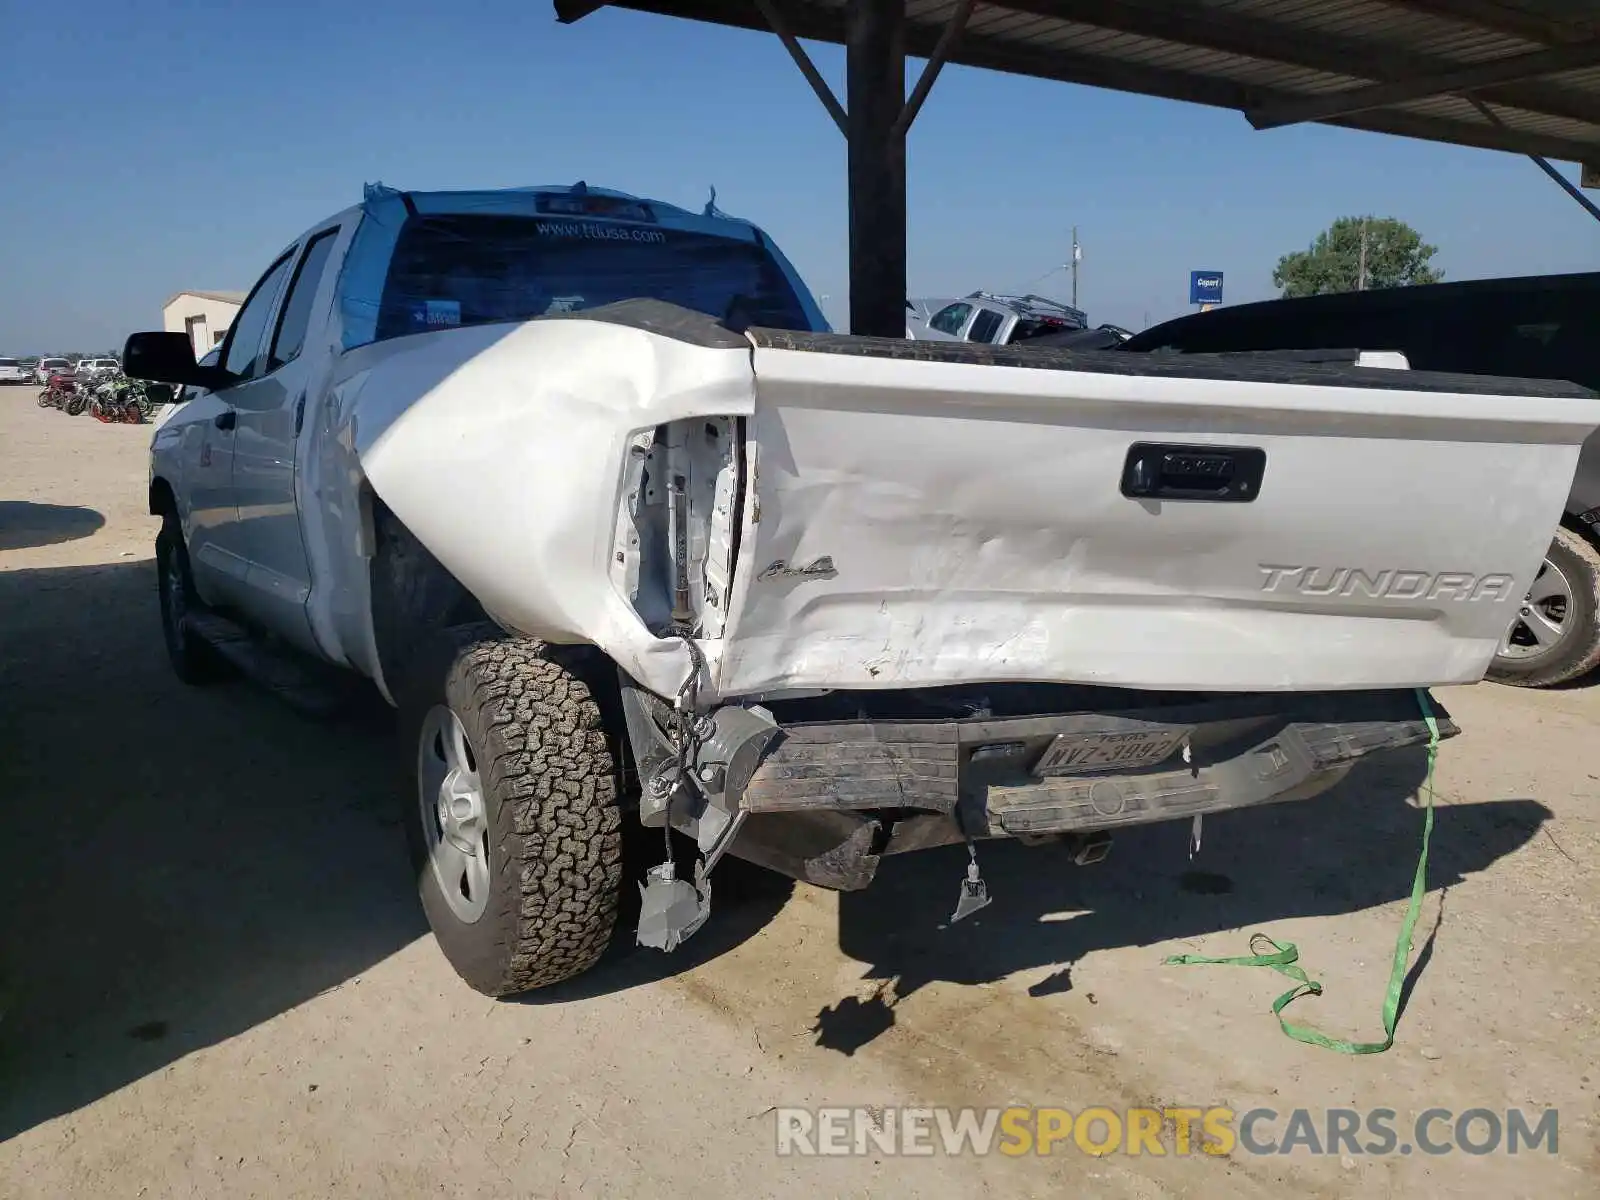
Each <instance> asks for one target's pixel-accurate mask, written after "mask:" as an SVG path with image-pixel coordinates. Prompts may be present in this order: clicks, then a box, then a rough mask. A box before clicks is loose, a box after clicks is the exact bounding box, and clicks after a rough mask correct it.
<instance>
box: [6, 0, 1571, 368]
mask: <svg viewBox="0 0 1600 1200" xmlns="http://www.w3.org/2000/svg"><path fill="white" fill-rule="evenodd" d="M6 34H7V37H6V45H7V62H6V66H5V68H4V69H3V70H0V129H3V131H4V137H3V139H0V145H3V149H4V153H5V157H6V161H7V178H6V185H5V187H4V188H3V189H0V230H4V233H3V236H0V350H3V351H5V352H8V353H30V352H36V351H40V350H45V349H64V348H81V349H99V348H107V347H111V346H114V345H120V342H121V340H122V338H123V336H124V335H125V334H126V333H128V332H129V331H131V330H133V329H136V328H149V327H153V326H156V325H158V324H159V321H160V306H161V303H162V301H163V300H164V299H165V298H166V297H167V295H168V294H170V293H171V292H174V291H177V290H179V289H181V288H238V289H243V288H246V287H248V286H249V285H250V283H251V282H253V281H254V279H255V277H256V275H257V274H259V272H260V271H261V270H262V269H263V268H264V267H265V266H266V264H267V262H268V261H269V259H270V258H271V256H272V255H273V253H274V252H275V251H276V250H277V249H278V248H279V247H281V246H282V245H283V244H284V243H286V242H287V241H288V240H289V239H290V238H291V237H292V236H294V235H295V234H296V233H298V232H299V231H300V230H301V229H303V228H304V227H305V226H307V225H309V224H310V223H311V222H313V221H315V220H318V219H320V218H321V217H322V216H325V215H327V214H328V213H331V212H334V211H336V210H338V209H340V208H343V207H345V206H346V205H348V204H350V203H353V202H354V201H356V200H357V199H359V197H360V194H361V185H362V184H363V183H364V182H366V181H369V180H380V179H381V180H383V181H384V182H386V183H389V184H392V185H395V186H401V187H415V188H450V187H485V186H488V187H495V186H516V185H519V184H526V183H533V182H550V181H565V180H568V179H570V180H577V179H580V178H582V179H587V180H588V181H589V182H591V183H595V184H604V185H607V186H612V187H618V188H622V189H624V190H626V191H632V192H637V193H641V194H644V195H649V196H654V197H657V198H660V199H664V200H669V201H672V202H675V203H678V204H683V205H685V206H694V207H698V206H700V205H701V204H703V203H704V201H705V197H706V189H707V187H708V185H710V184H715V185H716V187H717V195H718V203H719V204H720V206H721V207H723V208H724V209H726V210H727V211H729V212H733V213H737V214H738V215H740V216H745V217H749V218H751V219H753V220H755V221H757V222H759V223H760V224H762V225H763V226H764V227H765V228H766V229H767V230H768V231H769V232H770V233H771V234H772V235H773V236H774V237H775V238H776V239H777V240H778V242H779V243H780V244H781V245H782V246H783V247H784V249H785V250H786V251H787V252H788V254H789V256H790V257H791V258H792V259H793V260H794V261H795V263H796V265H797V266H798V267H799V269H800V271H801V272H802V274H803V275H804V276H805V277H806V279H807V281H808V282H809V283H810V285H811V287H812V290H813V291H815V292H816V293H817V294H818V296H819V297H827V298H826V299H825V300H824V301H823V307H824V308H825V309H826V310H827V312H828V314H829V316H830V317H831V318H832V319H833V320H834V321H835V322H836V323H837V324H840V325H843V324H844V322H845V320H846V316H847V306H846V302H845V301H846V292H847V288H846V273H845V271H846V260H845V230H846V214H845V186H844V165H845V154H844V142H843V138H842V137H841V136H840V135H839V133H838V132H837V130H835V128H834V127H833V124H832V122H830V121H829V119H828V118H827V116H826V114H825V113H824V111H823V110H822V107H821V105H819V104H818V103H817V101H816V99H815V98H814V97H813V96H812V94H811V92H810V89H809V88H807V86H806V84H805V81H804V80H803V79H802V78H801V76H800V74H799V72H798V71H796V70H795V68H794V67H793V65H792V64H791V63H790V61H789V59H788V56H787V55H786V54H785V53H784V51H783V48H782V46H781V45H780V44H779V42H778V41H777V39H776V38H774V37H770V36H765V35H761V34H755V33H749V32H743V31H736V30H727V29H719V28H716V27H713V26H709V25H700V24H695V23H691V22H685V21H674V20H669V19H665V18H659V17H651V16H645V15H640V14H633V13H626V12H622V11H618V10H607V9H602V10H601V11H599V12H597V13H595V14H594V15H593V16H591V17H588V18H586V19H585V20H583V21H581V22H579V23H578V24H576V25H573V26H561V25H557V24H556V23H555V20H554V16H553V14H552V12H551V9H550V7H549V5H548V3H546V2H545V0H453V2H451V3H438V2H435V3H431V4H428V3H421V2H420V0H384V2H383V3H378V4H370V5H331V6H323V5H314V4H310V3H306V2H304V0H279V2H278V3H274V4H265V3H252V4H239V3H234V4H228V3H223V4H201V3H197V2H193V0H185V2H177V0H165V2H163V0H142V2H141V3H139V4H135V5H128V4H123V3H120V2H119V0H66V2H65V3H58V4H45V5H39V4H18V5H13V6H12V7H11V8H10V11H9V15H8V19H7V29H6ZM811 49H812V50H813V53H814V57H815V58H816V59H817V61H818V64H819V66H820V67H821V69H822V70H823V72H824V73H825V74H826V75H827V76H828V77H829V78H830V79H831V80H832V81H833V82H834V84H835V87H836V88H837V89H838V90H839V91H840V93H841V94H842V91H843V80H842V75H843V61H842V54H841V53H840V52H839V51H838V50H836V49H834V48H832V47H823V46H813V47H811ZM918 68H920V63H918V64H914V65H913V70H915V69H918ZM908 161H909V190H910V225H911V229H910V256H911V268H910V290H911V292H912V294H913V295H939V294H949V293H952V292H962V291H968V290H970V289H972V288H975V287H989V288H996V289H1004V288H1016V287H1020V286H1022V285H1025V284H1028V283H1029V282H1031V281H1034V280H1036V279H1037V278H1038V277H1039V276H1040V275H1043V274H1044V273H1045V272H1047V271H1049V270H1050V269H1051V268H1052V266H1054V265H1056V264H1059V263H1061V262H1064V261H1065V259H1066V256H1067V248H1068V245H1069V243H1070V230H1071V227H1072V226H1073V225H1074V224H1076V225H1078V226H1079V227H1080V236H1081V238H1082V241H1083V244H1084V259H1083V264H1082V274H1081V278H1080V293H1079V296H1080V301H1081V303H1082V305H1083V306H1084V307H1085V308H1087V309H1088V310H1089V313H1090V316H1091V318H1092V319H1094V320H1096V321H1115V322H1117V323H1119V324H1124V325H1130V326H1133V327H1135V328H1137V327H1139V326H1140V325H1142V324H1143V323H1144V321H1145V320H1146V317H1147V316H1148V319H1149V320H1150V321H1152V322H1154V321H1157V320H1161V319H1163V318H1166V317H1169V316H1173V315H1176V314H1178V313H1180V312H1182V311H1185V302H1186V299H1187V295H1186V289H1187V280H1188V272H1189V270H1190V269H1191V268H1204V269H1211V270H1221V271H1224V272H1226V275H1227V299H1228V300H1229V301H1234V302H1237V301H1243V300H1251V299H1260V298H1263V297H1265V296H1268V295H1270V294H1271V293H1272V288H1271V272H1272V267H1273V264H1274V263H1275V261H1276V260H1277V258H1278V256H1279V255H1281V254H1283V253H1284V252H1286V251H1289V250H1293V249H1296V248H1299V247H1302V246H1304V245H1305V244H1306V243H1308V242H1309V241H1310V240H1311V239H1312V237H1313V236H1314V235H1315V234H1316V233H1317V231H1318V230H1320V229H1322V228H1324V227H1325V226H1327V224H1328V223H1329V222H1330V221H1332V220H1333V219H1334V218H1335V217H1338V216H1341V215H1346V214H1354V213H1361V212H1370V213H1373V214H1376V215H1379V216H1394V217H1398V218H1400V219H1402V220H1405V221H1408V222H1410V223H1411V224H1413V225H1415V226H1416V227H1417V228H1418V229H1419V230H1420V231H1421V232H1422V233H1423V235H1424V237H1425V238H1426V239H1427V240H1429V241H1431V242H1433V243H1434V244H1436V245H1438V246H1439V247H1440V256H1439V259H1438V261H1439V262H1440V263H1441V264H1442V265H1443V267H1444V269H1445V271H1446V273H1447V276H1448V277H1449V278H1453V279H1465V278H1477V277H1484V276H1494V275H1510V274H1524V273H1539V272H1555V271H1579V270H1594V269H1600V225H1597V224H1596V223H1595V222H1594V221H1593V220H1592V219H1591V218H1590V217H1588V216H1587V215H1586V214H1585V213H1584V212H1582V211H1581V210H1580V209H1579V208H1578V207H1577V206H1576V205H1575V204H1573V203H1572V201H1571V200H1570V199H1569V198H1567V197H1566V196H1564V195H1563V194H1562V193H1561V192H1560V191H1559V189H1557V188H1556V187H1555V185H1554V184H1552V183H1551V182H1550V181H1549V180H1548V179H1546V178H1545V177H1544V176H1543V175H1541V174H1540V173H1539V172H1538V171H1537V170H1535V169H1534V167H1533V165H1532V164H1530V163H1529V162H1527V161H1526V160H1525V159H1522V158H1519V157H1516V156H1513V155H1506V154H1497V153H1493V152H1490V151H1477V150H1467V149H1458V148H1453V147H1444V146H1433V145H1429V144H1426V143H1422V142H1413V141H1409V140H1404V139H1400V138H1391V137H1383V136H1380V135H1376V134H1361V133H1353V132H1346V131H1342V130H1335V129H1324V128H1315V127H1313V128H1303V129H1285V130H1277V131H1273V132H1270V133H1255V132H1253V131H1252V130H1251V129H1250V128H1249V127H1248V126H1247V125H1246V123H1245V121H1244V119H1243V117H1241V116H1239V115H1238V114H1237V113H1231V112H1222V111H1217V110H1212V109H1207V108H1202V107H1199V106H1192V105H1181V104H1176V103H1172V102H1169V101H1161V100H1152V99H1145V98H1142V97H1136V96H1126V95H1121V94H1119V93H1114V92H1106V91H1099V90H1095V89H1089V88H1078V87H1071V86H1067V85H1062V84H1055V83H1045V82H1040V81H1035V80H1027V79H1020V78H1015V77H1012V76H1006V75H998V74H994V73H990V72H982V71H973V70H967V69H964V68H949V69H947V70H946V71H945V72H944V74H943V75H942V76H941V77H940V80H939V83H938V86H937V87H936V88H935V89H934V91H933V94H932V96H931V97H930V99H929V101H928V103H927V105H926V106H925V107H924V109H923V112H922V115H921V116H920V117H919V119H918V121H917V125H916V127H915V129H914V130H913V132H912V135H911V141H910V144H909V152H908ZM1038 286H1039V289H1040V290H1047V291H1054V292H1055V293H1056V294H1059V295H1063V296H1064V295H1065V294H1066V291H1067V288H1068V285H1067V282H1066V279H1065V276H1064V275H1062V274H1059V273H1058V274H1056V275H1055V276H1053V277H1051V278H1049V279H1047V280H1045V281H1044V282H1043V283H1040V284H1039V285H1038Z"/></svg>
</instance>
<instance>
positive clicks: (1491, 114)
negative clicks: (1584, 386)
mask: <svg viewBox="0 0 1600 1200" xmlns="http://www.w3.org/2000/svg"><path fill="white" fill-rule="evenodd" d="M1467 99H1468V100H1469V101H1471V102H1472V107H1473V108H1475V109H1477V110H1478V111H1479V112H1480V113H1482V114H1483V119H1484V120H1485V121H1488V122H1489V124H1491V125H1500V124H1502V122H1501V120H1500V114H1499V113H1497V112H1495V111H1494V109H1492V108H1490V107H1489V106H1488V105H1487V104H1485V103H1484V102H1483V101H1482V100H1480V99H1479V98H1478V97H1477V96H1468V97H1467ZM1528 160H1529V161H1530V162H1532V163H1533V165H1534V166H1536V167H1538V168H1539V170H1541V171H1543V172H1544V173H1545V174H1546V175H1548V176H1550V178H1551V179H1553V180H1555V181H1556V185H1557V186H1558V187H1560V189H1561V190H1562V191H1564V192H1566V194H1567V195H1569V196H1571V197H1572V198H1573V199H1574V200H1576V201H1577V202H1578V204H1579V205H1580V206H1581V207H1582V208H1583V209H1584V210H1585V211H1586V212H1587V213H1588V214H1589V215H1590V216H1591V217H1593V218H1594V219H1595V220H1596V221H1600V205H1597V204H1595V202H1594V201H1593V200H1591V199H1589V197H1587V196H1585V195H1584V194H1583V192H1582V191H1580V190H1579V189H1578V187H1577V186H1576V185H1575V184H1573V182H1572V180H1570V179H1568V178H1567V177H1566V176H1565V175H1563V174H1562V173H1561V172H1560V171H1558V170H1556V168H1555V167H1554V166H1552V165H1551V163H1550V160H1549V159H1547V158H1545V157H1544V156H1543V155H1539V154H1530V155H1528Z"/></svg>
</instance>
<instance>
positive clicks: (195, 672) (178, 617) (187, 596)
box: [156, 513, 235, 686]
mask: <svg viewBox="0 0 1600 1200" xmlns="http://www.w3.org/2000/svg"><path fill="white" fill-rule="evenodd" d="M156 588H157V591H158V594H159V596H160V599H161V636H162V640H163V641H165V642H166V646H167V658H168V660H169V661H170V662H171V663H172V670H173V672H174V673H175V674H176V675H177V676H178V678H179V679H181V680H182V681H183V682H184V683H188V684H193V685H196V686H199V685H202V684H207V683H216V682H218V681H220V680H223V679H230V678H232V677H233V676H234V674H235V671H234V669H233V666H232V664H230V663H229V662H228V661H227V660H226V659H225V658H223V657H222V656H221V655H220V654H218V653H217V651H216V648H215V647H214V646H212V645H211V643H210V642H207V641H206V640H205V639H203V638H200V637H198V636H196V635H195V633H194V632H193V631H192V630H191V629H189V628H188V623H187V621H186V620H185V614H186V613H189V612H195V611H199V610H201V609H202V608H203V607H204V605H203V604H202V602H201V600H200V597H199V595H198V594H197V593H196V592H195V590H194V579H193V577H192V576H191V575H190V574H189V551H188V549H187V547H185V546H184V544H183V526H182V525H180V524H179V523H178V519H177V518H176V517H174V516H172V515H171V514H170V513H169V514H168V515H167V516H166V517H165V518H164V519H163V520H162V522H161V532H160V533H158V534H156Z"/></svg>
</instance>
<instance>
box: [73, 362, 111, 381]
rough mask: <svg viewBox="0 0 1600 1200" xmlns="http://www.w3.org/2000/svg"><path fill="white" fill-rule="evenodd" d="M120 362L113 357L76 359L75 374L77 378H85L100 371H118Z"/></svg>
mask: <svg viewBox="0 0 1600 1200" xmlns="http://www.w3.org/2000/svg"><path fill="white" fill-rule="evenodd" d="M121 369H122V364H121V363H119V362H118V361H117V360H116V359H114V358H81V359H79V360H78V366H77V371H76V374H77V376H78V378H79V379H87V378H89V377H90V376H91V375H98V374H100V372H101V371H120V370H121Z"/></svg>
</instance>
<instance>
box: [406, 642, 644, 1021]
mask: <svg viewBox="0 0 1600 1200" xmlns="http://www.w3.org/2000/svg"><path fill="white" fill-rule="evenodd" d="M597 674H598V672H590V671H589V670H587V669H586V666H585V664H584V662H583V661H582V660H581V659H580V658H579V657H578V656H576V655H574V654H573V653H572V652H570V651H566V650H557V649H554V648H550V647H546V646H544V645H542V644H541V643H538V642H534V641H528V640H525V639H519V638H512V637H509V636H507V635H505V634H504V633H502V632H501V631H500V630H498V629H497V628H495V627H494V626H492V625H481V624H480V625H472V626H466V627H459V628H457V629H454V630H447V631H445V632H443V633H441V634H438V635H435V637H434V638H433V639H432V640H431V641H430V643H429V644H427V645H426V646H424V647H423V648H422V649H420V650H419V651H418V653H417V654H416V655H415V656H414V657H413V659H412V661H411V662H410V663H409V664H408V667H407V669H406V670H405V671H404V673H403V678H402V680H401V682H400V684H399V686H398V687H397V689H396V699H397V701H398V702H399V708H400V728H401V737H402V754H403V755H404V756H405V763H406V768H407V774H408V775H409V776H410V779H409V784H410V787H409V791H410V798H409V800H408V802H407V803H406V814H407V817H406V832H407V837H408V840H409V842H410V845H411V853H412V861H413V866H414V867H415V869H416V872H417V881H418V888H419V891H420V893H421V898H422V906H423V909H424V911H425V912H426V913H427V915H428V923H429V924H430V925H431V926H432V928H433V932H434V936H435V938H436V939H437V940H438V943H439V948H440V949H441V950H442V951H443V952H444V955H445V957H446V958H447V959H449V960H450V965H451V966H453V967H454V968H455V969H456V972H457V973H458V974H459V975H460V976H461V977H462V978H463V979H464V980H466V982H467V983H468V984H470V985H471V986H472V987H474V988H475V989H477V990H478V991H480V992H483V993H485V994H487V995H490V996H506V995H512V994H514V993H517V992H524V991H528V990H530V989H532V988H537V987H544V986H546V985H549V984H553V983H559V982H561V981H562V980H565V979H570V978H572V977H573V976H575V975H578V974H581V973H582V972H584V971H586V970H588V969H589V968H590V967H591V966H593V965H594V964H595V962H596V961H597V960H598V959H599V958H600V956H601V955H602V954H603V953H604V952H605V950H606V949H607V947H608V946H609V945H610V944H611V939H612V935H613V931H614V929H615V927H616V924H617V913H618V909H619V900H620V896H621V891H622V887H623V838H622V811H621V807H620V803H619V797H618V759H617V752H616V750H615V749H614V747H613V743H612V741H611V739H609V738H608V737H607V733H606V729H605V722H604V718H603V716H602V713H601V708H600V705H599V703H598V702H597V700H596V690H597V689H598V688H600V687H603V686H604V683H603V681H601V680H599V679H594V681H593V686H591V681H590V678H588V677H589V676H591V675H597Z"/></svg>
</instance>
